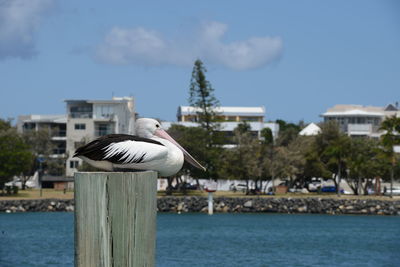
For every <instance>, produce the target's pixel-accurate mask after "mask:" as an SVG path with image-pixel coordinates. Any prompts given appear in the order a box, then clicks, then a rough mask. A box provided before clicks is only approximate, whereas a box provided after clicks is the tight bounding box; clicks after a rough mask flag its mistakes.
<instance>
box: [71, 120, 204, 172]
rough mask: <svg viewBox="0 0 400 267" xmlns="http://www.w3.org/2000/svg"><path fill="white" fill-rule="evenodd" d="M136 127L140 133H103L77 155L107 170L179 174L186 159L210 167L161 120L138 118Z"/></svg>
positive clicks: (199, 165)
mask: <svg viewBox="0 0 400 267" xmlns="http://www.w3.org/2000/svg"><path fill="white" fill-rule="evenodd" d="M135 130H136V134H137V135H128V134H109V135H105V136H102V137H100V138H98V139H96V140H94V141H92V142H90V143H88V144H86V145H84V146H82V147H79V148H78V149H77V150H76V151H75V154H74V157H79V158H81V159H82V160H84V161H86V162H87V163H89V164H90V165H92V166H94V167H96V168H99V169H102V170H106V171H113V170H121V169H123V170H132V169H134V170H153V171H157V172H158V173H159V175H160V176H162V177H168V176H172V175H174V174H176V173H177V172H178V171H179V170H180V169H181V168H182V165H183V161H184V159H185V160H186V161H187V162H189V163H190V164H192V165H193V166H194V167H197V168H199V169H203V170H204V171H205V170H206V169H205V168H204V167H203V166H202V165H201V164H200V163H198V162H197V160H195V159H194V158H193V157H192V156H191V155H190V154H189V153H188V152H187V151H186V150H185V149H184V148H183V147H182V146H181V145H179V144H178V143H177V142H176V141H175V140H174V139H173V138H172V137H171V136H170V135H169V134H168V133H167V132H166V131H165V130H163V129H162V128H161V124H160V123H159V122H158V121H156V120H154V119H149V118H141V119H138V120H136V125H135Z"/></svg>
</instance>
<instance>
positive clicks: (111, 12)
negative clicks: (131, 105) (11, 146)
mask: <svg viewBox="0 0 400 267" xmlns="http://www.w3.org/2000/svg"><path fill="white" fill-rule="evenodd" d="M196 58H200V59H202V60H203V61H204V63H205V66H206V68H207V69H208V72H207V79H208V80H209V81H210V82H211V84H212V86H213V87H214V89H215V94H216V96H217V98H218V99H219V100H220V102H221V105H225V106H236V105H238V106H265V108H266V113H267V114H266V116H267V117H266V119H267V120H275V119H284V120H288V121H292V122H298V121H299V120H305V121H306V122H311V121H320V117H319V114H321V113H323V112H325V111H326V109H327V108H329V107H331V106H333V105H335V104H360V105H375V106H384V105H386V104H389V103H394V102H396V101H400V3H399V2H398V1H394V0H393V1H385V0H383V1H378V0H375V1H370V0H360V1H355V0H352V1H345V0H338V1H317V0H314V1H265V0H260V1H222V0H221V1H208V0H204V1H142V2H139V1H112V2H110V1H77V0H75V1H74V0H69V1H61V0H30V1H26V0H12V1H11V0H2V1H0V117H2V118H8V117H14V118H16V117H17V116H18V115H22V114H62V113H64V112H65V104H64V102H63V100H65V99H110V98H111V97H112V95H114V96H134V97H135V101H136V110H137V112H138V113H139V115H140V116H143V117H155V118H160V119H164V120H176V110H177V107H178V106H179V105H187V104H188V103H187V99H188V96H189V94H188V88H189V82H190V77H191V72H192V66H193V62H194V60H195V59H196Z"/></svg>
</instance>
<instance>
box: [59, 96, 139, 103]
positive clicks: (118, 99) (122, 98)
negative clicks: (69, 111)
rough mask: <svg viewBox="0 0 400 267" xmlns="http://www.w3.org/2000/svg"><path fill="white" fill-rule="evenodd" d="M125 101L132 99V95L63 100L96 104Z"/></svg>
mask: <svg viewBox="0 0 400 267" xmlns="http://www.w3.org/2000/svg"><path fill="white" fill-rule="evenodd" d="M126 101H133V97H128V96H124V97H113V98H112V99H104V100H93V99H66V100H64V102H67V103H68V102H69V103H73V102H75V103H79V102H84V103H92V104H94V103H96V104H100V103H103V104H106V103H118V102H126Z"/></svg>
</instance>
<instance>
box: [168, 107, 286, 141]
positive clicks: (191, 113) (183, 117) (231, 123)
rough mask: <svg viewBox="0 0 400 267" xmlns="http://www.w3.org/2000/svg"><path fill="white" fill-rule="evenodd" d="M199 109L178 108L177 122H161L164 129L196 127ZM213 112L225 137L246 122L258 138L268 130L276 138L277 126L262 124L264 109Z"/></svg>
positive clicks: (271, 123) (233, 109)
mask: <svg viewBox="0 0 400 267" xmlns="http://www.w3.org/2000/svg"><path fill="white" fill-rule="evenodd" d="M199 111H200V109H198V108H195V107H190V106H179V107H178V112H177V119H178V121H177V122H162V123H161V124H162V126H163V128H164V129H166V130H168V129H169V128H170V127H171V125H173V124H177V125H182V126H186V127H196V126H198V123H197V121H198V115H197V112H199ZM215 112H216V113H217V116H218V117H219V118H220V119H221V122H220V129H219V130H220V131H222V132H226V136H228V137H229V136H233V130H234V129H235V128H236V127H237V126H238V125H239V124H240V123H242V122H246V123H247V124H248V125H249V126H250V128H251V132H252V133H253V134H254V135H255V136H258V137H259V138H260V134H261V130H262V129H264V128H269V129H271V131H272V135H273V136H274V138H276V137H277V136H278V133H279V124H277V123H275V122H264V118H265V108H264V107H225V106H223V107H218V108H217V109H216V110H215Z"/></svg>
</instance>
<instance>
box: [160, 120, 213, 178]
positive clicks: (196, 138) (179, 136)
mask: <svg viewBox="0 0 400 267" xmlns="http://www.w3.org/2000/svg"><path fill="white" fill-rule="evenodd" d="M168 133H169V134H170V135H171V136H172V137H173V138H174V139H175V140H176V141H177V142H178V143H179V144H181V145H182V147H184V148H185V149H186V150H187V151H189V152H190V154H191V155H192V156H193V157H194V158H195V159H197V160H198V161H199V162H200V163H201V164H202V165H203V166H205V167H206V169H207V171H206V172H204V171H203V170H200V169H197V168H195V167H193V166H192V165H190V164H187V163H186V162H185V164H184V166H183V169H182V171H181V173H180V174H189V175H190V176H192V177H194V178H209V177H210V171H211V170H212V164H211V163H212V162H215V161H216V159H215V157H216V155H215V154H214V153H213V150H212V149H211V150H210V149H208V147H207V135H208V134H207V131H206V130H205V129H203V128H201V127H185V126H182V125H172V126H171V127H170V128H169V129H168Z"/></svg>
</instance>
